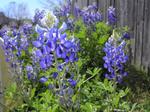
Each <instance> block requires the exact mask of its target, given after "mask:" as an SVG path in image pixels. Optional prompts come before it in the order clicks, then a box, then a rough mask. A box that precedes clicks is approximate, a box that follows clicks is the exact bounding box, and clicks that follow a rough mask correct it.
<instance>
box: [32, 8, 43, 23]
mask: <svg viewBox="0 0 150 112" xmlns="http://www.w3.org/2000/svg"><path fill="white" fill-rule="evenodd" d="M44 14H45V11H44V10H42V11H40V10H38V9H37V10H36V12H35V15H34V17H33V23H35V24H37V23H39V22H40V20H41V19H42V18H43V17H44Z"/></svg>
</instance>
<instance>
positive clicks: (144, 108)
mask: <svg viewBox="0 0 150 112" xmlns="http://www.w3.org/2000/svg"><path fill="white" fill-rule="evenodd" d="M127 71H128V73H129V75H128V77H126V78H125V82H126V83H125V85H126V86H127V87H129V88H130V89H131V93H130V96H129V99H128V100H130V101H131V102H132V103H137V105H136V110H135V112H150V76H149V75H148V74H147V73H145V72H143V71H140V70H137V69H135V67H133V66H129V67H128V69H127Z"/></svg>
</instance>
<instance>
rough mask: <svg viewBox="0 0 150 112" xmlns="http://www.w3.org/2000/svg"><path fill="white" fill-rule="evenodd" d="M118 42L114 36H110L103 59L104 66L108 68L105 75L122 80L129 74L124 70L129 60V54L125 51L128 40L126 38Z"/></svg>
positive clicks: (118, 80)
mask: <svg viewBox="0 0 150 112" xmlns="http://www.w3.org/2000/svg"><path fill="white" fill-rule="evenodd" d="M117 42H118V41H116V40H115V39H114V38H113V37H110V38H109V40H108V42H106V43H105V47H104V52H105V54H106V56H104V57H103V60H104V61H105V63H104V68H106V69H107V70H108V73H106V74H105V77H106V78H108V79H113V80H115V81H117V82H121V80H122V78H123V77H124V76H126V75H127V73H126V72H125V71H124V64H125V63H126V62H127V60H128V56H127V55H126V53H125V46H126V42H125V41H124V40H122V42H121V43H119V44H118V43H117Z"/></svg>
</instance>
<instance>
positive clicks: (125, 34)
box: [122, 32, 130, 39]
mask: <svg viewBox="0 0 150 112" xmlns="http://www.w3.org/2000/svg"><path fill="white" fill-rule="evenodd" d="M122 37H123V38H125V39H130V34H129V33H128V32H125V33H123V36H122Z"/></svg>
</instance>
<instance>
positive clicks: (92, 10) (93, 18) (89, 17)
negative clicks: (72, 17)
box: [80, 5, 102, 25]
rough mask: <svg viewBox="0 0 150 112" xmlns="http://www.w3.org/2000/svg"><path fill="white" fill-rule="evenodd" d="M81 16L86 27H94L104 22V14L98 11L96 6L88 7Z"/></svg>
mask: <svg viewBox="0 0 150 112" xmlns="http://www.w3.org/2000/svg"><path fill="white" fill-rule="evenodd" d="M80 15H81V16H82V19H83V22H84V23H85V24H86V25H92V24H94V23H96V22H99V21H102V14H101V13H100V12H98V11H97V7H96V6H95V5H90V6H88V7H87V9H84V10H82V11H81V12H80Z"/></svg>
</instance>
